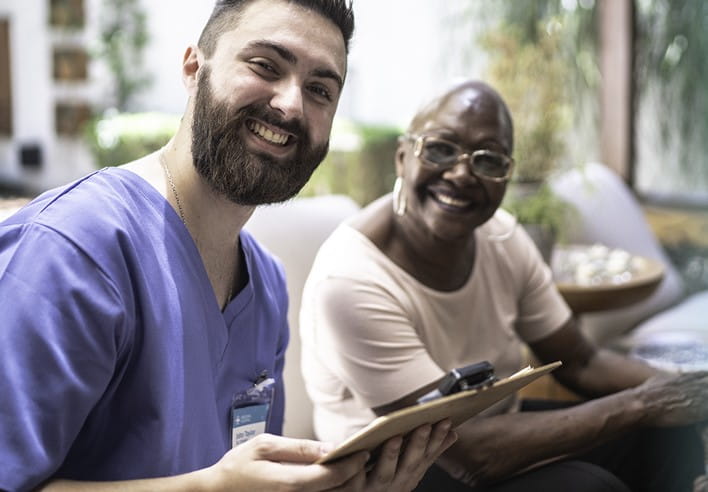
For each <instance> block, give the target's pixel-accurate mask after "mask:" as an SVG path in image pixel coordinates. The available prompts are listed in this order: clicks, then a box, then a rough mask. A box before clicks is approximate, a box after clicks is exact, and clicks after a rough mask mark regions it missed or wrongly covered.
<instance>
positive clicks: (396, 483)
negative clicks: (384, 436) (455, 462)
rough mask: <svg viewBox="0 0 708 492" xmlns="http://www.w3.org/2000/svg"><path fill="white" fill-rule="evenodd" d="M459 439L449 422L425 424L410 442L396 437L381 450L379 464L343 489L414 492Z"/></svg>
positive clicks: (412, 434)
mask: <svg viewBox="0 0 708 492" xmlns="http://www.w3.org/2000/svg"><path fill="white" fill-rule="evenodd" d="M456 440H457V434H456V433H455V432H454V431H452V430H451V425H450V421H449V420H443V421H442V422H439V423H437V424H435V425H434V426H430V425H424V426H421V427H419V428H417V429H416V430H414V431H413V432H411V433H410V434H408V436H407V439H403V438H401V437H394V438H392V439H390V440H388V441H387V442H386V443H385V444H384V445H383V446H382V448H381V453H380V455H379V457H378V460H377V462H376V464H375V465H374V467H373V469H371V470H370V471H369V472H368V473H366V474H362V473H360V474H358V475H357V476H356V477H355V478H354V479H353V480H351V481H350V483H348V484H347V486H346V488H344V489H342V490H356V491H360V490H361V491H364V490H365V491H367V492H368V491H372V492H378V491H381V492H397V491H408V490H413V489H414V488H415V487H416V485H418V482H420V480H421V478H423V475H424V474H425V472H426V471H427V470H428V468H430V466H431V465H432V464H433V463H434V462H435V460H437V459H438V457H439V456H440V455H441V454H442V453H443V452H444V451H445V450H446V449H447V448H449V447H450V446H452V444H453V443H454V442H455V441H456Z"/></svg>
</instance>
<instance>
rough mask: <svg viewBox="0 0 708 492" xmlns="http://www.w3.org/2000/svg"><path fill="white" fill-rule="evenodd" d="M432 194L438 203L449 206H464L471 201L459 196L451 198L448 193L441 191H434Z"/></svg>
mask: <svg viewBox="0 0 708 492" xmlns="http://www.w3.org/2000/svg"><path fill="white" fill-rule="evenodd" d="M433 196H434V197H435V199H436V200H437V201H439V202H440V203H442V204H444V205H449V206H451V207H457V208H465V207H468V206H469V205H470V204H471V203H472V202H471V201H470V200H460V199H459V198H453V197H451V196H449V195H443V194H442V193H435V194H434V195H433Z"/></svg>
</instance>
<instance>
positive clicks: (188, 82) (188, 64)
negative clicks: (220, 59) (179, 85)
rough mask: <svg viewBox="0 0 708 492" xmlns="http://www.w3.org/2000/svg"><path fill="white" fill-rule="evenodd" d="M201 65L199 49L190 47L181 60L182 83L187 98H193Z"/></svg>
mask: <svg viewBox="0 0 708 492" xmlns="http://www.w3.org/2000/svg"><path fill="white" fill-rule="evenodd" d="M202 63H203V55H202V52H201V51H200V50H199V48H198V47H197V46H195V45H190V46H189V47H188V48H187V51H185V52H184V58H183V59H182V82H183V83H184V86H185V88H186V89H187V93H188V94H189V96H190V97H191V96H194V95H195V94H196V92H197V85H198V82H199V68H200V67H201V66H202Z"/></svg>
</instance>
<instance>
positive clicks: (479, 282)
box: [300, 210, 570, 442]
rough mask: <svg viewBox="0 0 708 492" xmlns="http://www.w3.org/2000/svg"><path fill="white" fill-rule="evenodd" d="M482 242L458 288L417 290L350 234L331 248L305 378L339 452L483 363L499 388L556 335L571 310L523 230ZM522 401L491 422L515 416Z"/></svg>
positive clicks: (500, 231) (342, 232)
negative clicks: (384, 415) (393, 411)
mask: <svg viewBox="0 0 708 492" xmlns="http://www.w3.org/2000/svg"><path fill="white" fill-rule="evenodd" d="M475 234H476V256H475V262H474V267H473V272H472V274H471V275H470V277H469V279H468V281H467V282H466V283H465V285H463V286H462V287H461V288H460V289H458V290H456V291H453V292H440V291H436V290H434V289H431V288H428V287H426V286H425V285H423V284H421V283H420V282H418V281H417V280H416V279H415V278H413V277H412V276H411V275H409V274H408V273H407V272H405V271H404V270H402V269H401V268H400V267H398V266H397V265H396V264H395V263H393V262H392V261H391V260H390V259H389V258H388V257H386V256H385V255H384V254H383V253H382V252H381V251H380V250H379V249H378V248H377V247H376V246H375V245H374V244H373V243H372V242H371V241H369V240H368V239H367V238H366V237H365V236H363V235H362V234H361V233H359V232H358V231H356V230H355V229H353V228H352V227H350V226H349V225H348V224H343V225H341V226H340V227H339V228H338V229H337V230H335V232H334V233H333V234H332V236H330V238H328V240H327V241H326V242H325V243H324V244H323V245H322V247H321V249H320V251H319V252H318V255H317V257H316V259H315V262H314V265H313V268H312V271H311V273H310V276H309V278H308V279H307V282H306V285H305V289H304V294H303V301H302V309H301V318H300V329H301V337H302V350H303V354H302V369H303V373H304V376H305V382H306V385H307V390H308V393H309V395H310V397H311V398H312V400H313V403H314V407H315V430H316V432H317V435H318V437H319V438H321V439H324V440H328V441H334V442H339V441H341V440H343V439H345V438H346V437H348V436H349V435H351V434H352V433H353V432H355V431H356V430H358V429H359V428H361V427H363V426H364V425H366V424H367V423H368V422H370V421H371V420H372V419H373V418H374V413H373V412H372V411H371V410H370V409H371V408H376V407H379V406H382V405H385V404H388V403H391V402H394V401H396V400H398V399H400V398H402V397H404V396H406V395H408V394H410V393H412V392H413V391H415V390H417V389H419V388H421V387H423V386H425V385H427V384H429V383H432V382H434V381H436V380H438V379H440V378H441V377H442V376H443V375H444V374H445V373H446V372H447V371H449V370H451V369H453V368H455V367H461V366H464V365H467V364H471V363H473V362H478V361H480V360H488V361H490V362H491V363H492V364H494V366H495V369H496V373H497V375H498V376H500V377H505V376H509V375H511V374H512V373H513V372H515V371H517V370H519V369H520V368H521V366H522V363H523V362H524V357H523V346H524V344H525V343H528V342H534V341H537V340H540V339H542V338H544V337H546V336H548V335H550V334H551V333H553V332H554V331H555V330H557V329H559V328H560V327H561V326H562V325H563V323H564V322H565V321H567V319H568V318H569V316H570V311H569V309H568V307H567V306H566V304H565V303H564V301H563V300H562V298H561V297H560V295H559V293H558V292H557V289H556V288H555V287H554V284H553V282H552V278H551V273H550V270H549V268H548V266H547V265H546V264H545V263H544V262H543V260H542V259H541V257H540V254H539V253H538V251H537V249H536V248H535V246H534V245H533V242H532V241H531V240H530V238H529V237H528V235H527V234H526V233H525V232H524V230H523V228H522V227H520V226H518V225H517V224H516V222H515V220H514V219H513V218H512V217H511V216H510V215H509V214H508V213H506V212H504V211H503V210H500V211H498V212H497V213H496V214H495V216H494V217H493V218H492V219H490V220H489V221H488V222H487V223H486V224H484V225H483V226H481V227H480V228H478V229H477V230H476V232H475ZM514 405H515V402H514V399H513V398H511V399H507V400H505V401H504V402H501V403H500V404H498V405H496V406H494V407H493V408H492V409H491V410H490V412H492V413H498V412H506V411H511V410H512V409H513V408H514Z"/></svg>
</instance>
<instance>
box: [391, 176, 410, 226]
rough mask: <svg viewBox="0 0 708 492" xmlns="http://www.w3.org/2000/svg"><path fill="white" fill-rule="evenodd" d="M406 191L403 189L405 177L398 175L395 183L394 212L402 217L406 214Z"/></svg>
mask: <svg viewBox="0 0 708 492" xmlns="http://www.w3.org/2000/svg"><path fill="white" fill-rule="evenodd" d="M406 202H407V200H406V192H405V191H403V178H402V177H400V176H398V177H397V178H396V181H395V182H394V183H393V213H395V214H396V215H398V216H399V217H402V216H404V215H405V214H406Z"/></svg>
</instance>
